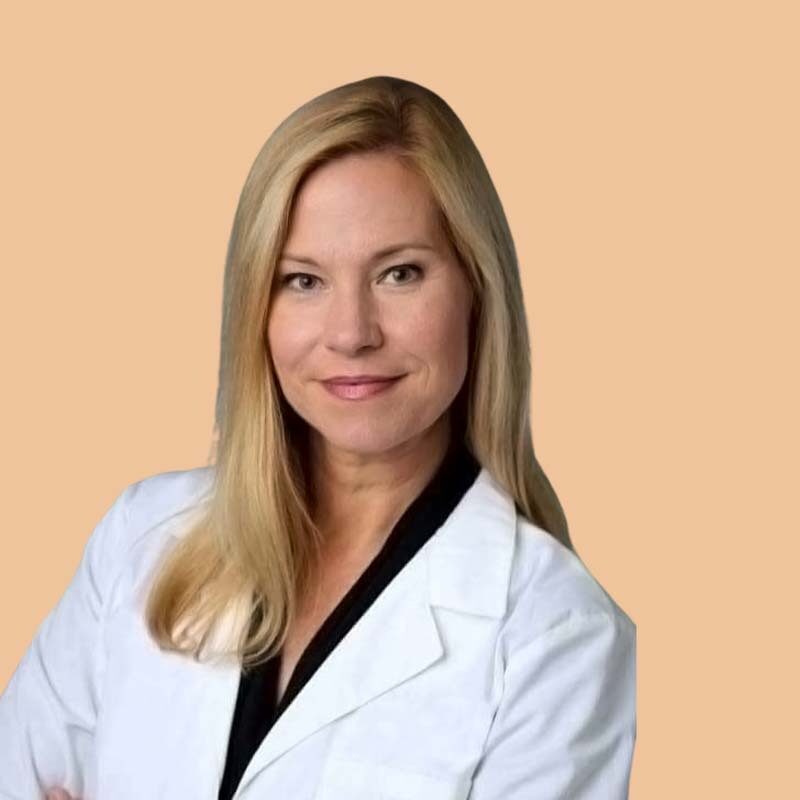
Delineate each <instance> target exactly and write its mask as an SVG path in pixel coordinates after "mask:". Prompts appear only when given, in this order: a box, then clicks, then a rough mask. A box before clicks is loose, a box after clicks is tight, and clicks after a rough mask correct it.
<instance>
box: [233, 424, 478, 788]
mask: <svg viewBox="0 0 800 800" xmlns="http://www.w3.org/2000/svg"><path fill="white" fill-rule="evenodd" d="M480 469H481V467H480V463H479V462H478V461H477V459H476V458H475V456H474V455H473V454H472V452H471V451H470V450H469V448H468V447H467V445H466V443H465V442H464V441H463V440H461V439H455V440H453V441H452V442H451V444H450V447H449V448H448V450H447V452H446V454H445V456H444V458H443V460H442V462H441V464H440V465H439V467H438V469H437V470H436V472H435V474H434V475H433V477H432V478H431V480H430V481H429V482H428V483H427V484H426V486H425V487H424V488H423V490H422V491H421V492H420V494H418V495H417V497H416V498H415V499H414V500H413V501H412V502H411V503H410V505H409V506H408V507H407V508H406V510H405V511H404V512H403V514H402V516H401V517H400V519H399V520H398V521H397V523H396V524H395V526H394V527H393V528H392V530H391V532H390V534H389V536H388V537H387V539H386V541H385V542H384V544H383V546H382V547H381V549H380V550H379V551H378V553H377V555H376V556H375V557H374V558H373V559H372V561H370V563H369V564H368V566H367V567H366V569H365V570H364V572H362V574H361V575H360V576H359V578H358V579H357V580H356V582H355V583H354V584H353V585H352V586H351V587H350V589H349V590H348V591H347V593H346V594H345V595H344V597H342V599H341V600H340V601H339V603H338V604H337V605H336V607H335V608H334V609H333V611H332V612H331V613H330V614H329V615H328V617H327V618H326V619H325V621H324V622H323V623H322V625H321V626H320V628H319V629H318V630H317V632H316V633H315V634H314V636H313V638H312V639H311V641H310V642H309V643H308V645H307V646H306V648H305V650H304V651H303V653H302V655H301V656H300V659H299V660H298V662H297V664H296V666H295V668H294V671H293V672H292V676H291V678H290V680H289V683H288V685H287V687H286V690H285V691H284V694H283V697H282V698H281V701H280V703H279V704H278V705H277V707H276V706H275V698H276V694H277V680H278V667H279V664H280V655H279V654H276V655H275V656H273V657H272V658H270V659H269V660H268V661H266V662H264V663H262V664H259V665H257V666H256V667H254V668H252V669H249V670H244V669H243V670H242V672H241V676H240V681H239V690H238V693H237V698H236V706H235V709H234V715H233V721H232V725H231V731H230V738H229V742H228V754H227V760H226V764H225V772H224V774H223V778H222V783H221V786H220V793H219V798H218V800H229V798H231V797H232V796H233V794H234V792H235V790H236V786H237V785H238V783H239V780H240V779H241V776H242V775H243V774H244V771H245V769H246V767H247V764H248V763H249V761H250V759H251V758H252V756H253V754H254V753H255V751H256V750H257V749H258V746H259V745H260V743H261V741H262V740H263V738H264V737H265V736H266V734H267V733H268V732H269V730H270V729H271V728H272V726H273V725H274V724H275V722H276V721H277V719H278V718H279V717H280V715H281V714H282V713H283V712H284V711H285V710H286V708H287V707H288V706H289V705H290V704H291V702H292V700H293V699H294V698H295V697H296V696H297V694H298V693H299V692H300V690H301V689H302V688H303V686H305V684H306V683H307V682H308V681H309V680H310V679H311V677H312V676H313V675H314V673H315V672H316V670H317V669H319V667H320V665H321V664H322V663H323V662H324V661H325V659H326V658H327V657H328V655H330V653H331V652H332V651H333V649H334V648H335V647H336V646H337V645H338V644H339V642H340V641H341V640H342V639H343V638H344V636H345V635H346V634H347V632H348V631H349V630H350V628H352V627H353V625H355V623H356V622H357V621H358V620H359V618H360V617H361V616H362V615H363V614H364V613H365V612H366V610H367V609H368V608H369V607H370V606H371V605H372V603H373V602H374V601H375V599H376V598H377V597H378V596H379V595H380V593H381V592H382V591H383V590H384V589H385V588H386V586H387V585H388V584H389V583H390V582H391V580H392V579H393V578H394V577H395V576H396V575H397V574H398V573H399V572H400V570H401V569H402V568H403V567H404V566H405V565H406V564H407V563H408V562H409V561H410V560H411V559H412V558H413V557H414V555H415V554H416V553H417V552H418V551H419V550H420V548H421V547H422V546H423V545H424V544H425V542H427V541H428V539H430V538H431V536H433V534H434V533H435V532H436V531H437V530H438V529H439V528H440V527H441V526H442V524H443V523H444V522H445V520H446V519H447V518H448V517H449V516H450V514H451V513H452V512H453V510H454V509H455V507H456V506H457V505H458V503H459V501H460V500H461V498H462V497H463V496H464V494H465V493H466V491H467V489H469V487H470V486H471V485H472V484H473V483H474V481H475V479H476V478H477V476H478V473H479V472H480Z"/></svg>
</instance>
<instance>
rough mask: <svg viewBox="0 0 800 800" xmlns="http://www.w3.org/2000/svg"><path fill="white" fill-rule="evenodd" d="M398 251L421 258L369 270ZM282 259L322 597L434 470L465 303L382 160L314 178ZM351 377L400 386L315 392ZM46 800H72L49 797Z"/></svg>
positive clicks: (460, 346) (282, 344) (367, 159)
mask: <svg viewBox="0 0 800 800" xmlns="http://www.w3.org/2000/svg"><path fill="white" fill-rule="evenodd" d="M407 242H417V243H424V244H426V245H427V246H428V248H429V249H407V250H403V251H400V252H397V253H395V254H394V255H391V256H385V257H383V258H379V259H375V258H373V254H374V253H375V251H377V250H380V249H382V248H385V247H388V246H389V245H394V244H398V243H407ZM283 252H284V254H290V255H293V256H302V257H306V258H310V259H312V260H313V261H314V262H315V264H316V266H312V265H310V264H307V263H298V262H297V261H292V260H290V259H289V258H288V257H286V258H283V259H282V260H281V262H280V264H279V268H278V274H277V276H276V284H275V287H274V290H273V294H272V299H271V305H270V314H269V320H268V326H267V336H268V343H269V348H270V353H271V355H272V360H273V364H274V367H275V371H276V375H277V379H278V382H279V384H280V387H281V390H282V391H283V393H284V395H285V397H286V399H287V401H288V403H289V404H290V405H291V406H292V407H293V408H294V410H295V411H296V412H297V413H298V414H299V415H300V416H301V417H302V418H303V419H304V420H305V421H306V422H307V423H308V424H309V426H310V430H311V444H312V448H311V452H312V462H311V465H312V473H313V475H314V480H315V485H316V486H317V487H319V497H318V505H317V508H316V509H315V515H316V516H317V522H318V524H319V525H320V527H321V529H322V530H323V532H324V535H325V542H326V554H327V556H328V557H327V558H326V559H325V562H324V563H325V564H326V565H327V566H326V569H329V570H330V575H331V576H333V577H329V578H327V579H322V580H321V583H322V584H323V585H337V583H342V582H344V583H349V582H350V581H351V580H352V577H353V575H356V574H358V572H359V570H360V569H361V568H362V567H363V564H364V561H365V559H368V558H369V557H371V556H372V555H374V554H375V553H376V552H377V550H378V549H379V548H380V545H381V544H382V543H383V541H384V540H385V537H386V536H387V535H388V534H389V532H390V531H391V529H392V527H393V525H394V523H395V522H396V521H397V520H398V519H399V517H400V516H401V515H402V513H403V511H404V510H405V508H406V507H407V506H408V504H409V503H410V502H411V501H412V500H413V499H414V497H416V496H417V494H418V493H419V492H420V491H421V490H422V488H423V487H424V486H425V484H427V482H428V481H429V480H430V479H431V477H432V476H433V473H434V472H435V470H436V468H437V467H438V465H439V463H440V462H441V459H442V457H443V456H444V453H445V450H446V448H447V444H448V441H449V435H450V419H449V412H448V409H449V407H450V404H451V403H452V401H453V399H454V398H455V396H456V394H457V393H458V391H459V389H460V388H461V386H462V384H463V382H464V378H465V377H466V372H467V366H468V363H467V362H468V352H467V343H468V340H469V339H468V335H469V330H468V326H469V310H470V305H471V302H472V295H471V290H470V287H469V283H468V281H467V279H466V276H465V274H464V272H463V269H462V267H461V265H460V264H459V262H458V259H457V256H456V254H455V252H454V251H453V250H452V247H451V246H450V244H449V242H448V240H447V238H446V236H445V234H444V232H443V231H442V230H441V228H440V227H439V224H438V219H437V209H436V206H435V203H434V200H433V197H432V195H431V194H430V191H429V189H428V187H427V185H426V184H425V182H424V180H423V179H421V178H420V177H419V176H417V175H416V174H415V173H413V172H411V171H409V170H408V169H407V168H406V167H405V166H404V165H403V164H402V163H401V162H399V161H398V160H397V159H396V158H395V157H393V156H391V155H389V154H386V153H381V154H378V153H370V154H366V155H364V154H358V155H348V156H345V157H343V158H340V159H337V160H336V161H334V162H331V163H329V164H326V165H324V166H322V167H320V168H318V169H317V170H316V171H315V172H314V173H312V174H311V175H310V176H309V178H308V179H307V181H306V182H305V184H304V185H303V187H302V189H301V190H300V192H299V193H298V196H297V198H296V204H295V209H294V212H293V215H292V221H291V225H290V230H289V234H288V238H287V241H286V244H285V247H284V251H283ZM412 264H413V265H417V266H419V267H420V268H421V269H422V272H421V273H418V272H417V271H416V270H414V269H413V268H408V267H407V265H412ZM400 267H402V269H400ZM394 268H398V269H394ZM292 273H294V274H295V277H293V278H291V279H290V280H289V282H288V283H282V280H283V278H285V277H286V276H289V275H290V274H292ZM296 273H303V275H302V276H300V275H297V274H296ZM358 373H377V374H390V375H395V374H399V373H403V374H404V377H403V379H402V380H400V381H399V382H398V383H397V384H396V385H395V386H394V387H393V388H392V389H390V390H389V391H387V392H385V393H383V394H380V395H377V396H375V397H373V398H370V399H367V400H360V401H356V402H353V401H346V400H341V399H338V398H336V397H333V396H332V395H330V394H329V393H328V391H327V390H326V389H325V388H324V386H323V385H322V384H321V383H320V379H322V378H327V377H332V376H334V375H340V374H348V375H352V374H358ZM343 576H346V577H347V580H345V579H344V578H343ZM340 593H341V592H339V594H340ZM46 800H76V799H75V798H72V797H71V796H70V795H69V794H68V793H67V792H65V791H64V790H63V789H54V790H51V791H50V792H48V793H47V795H46Z"/></svg>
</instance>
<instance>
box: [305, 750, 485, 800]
mask: <svg viewBox="0 0 800 800" xmlns="http://www.w3.org/2000/svg"><path fill="white" fill-rule="evenodd" d="M469 788H470V780H469V778H458V777H454V776H448V777H439V776H434V775H428V774H425V773H421V772H413V771H411V770H407V769H402V768H400V767H396V766H389V765H388V764H379V763H376V762H367V761H356V760H352V759H344V758H338V757H330V758H328V760H327V762H326V764H325V767H324V768H323V774H322V779H321V781H320V787H319V790H318V791H317V794H316V795H315V800H423V798H424V800H465V798H466V797H467V795H468V794H469Z"/></svg>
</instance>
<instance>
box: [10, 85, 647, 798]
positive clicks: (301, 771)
mask: <svg viewBox="0 0 800 800" xmlns="http://www.w3.org/2000/svg"><path fill="white" fill-rule="evenodd" d="M529 373H530V362H529V343H528V338H527V330H526V323H525V313H524V307H523V301H522V292H521V287H520V282H519V274H518V268H517V263H516V258H515V253H514V247H513V243H512V239H511V235H510V232H509V230H508V225H507V223H506V220H505V217H504V215H503V211H502V208H501V205H500V201H499V199H498V197H497V195H496V193H495V190H494V187H493V185H492V182H491V180H490V177H489V175H488V173H487V171H486V168H485V166H484V164H483V162H482V160H481V158H480V155H479V154H478V151H477V150H476V148H475V146H474V144H473V142H472V141H471V139H470V137H469V135H468V134H467V132H466V130H465V129H464V127H463V125H462V124H461V123H460V121H459V120H458V118H457V117H456V115H455V114H454V113H453V111H452V110H451V109H450V108H449V106H448V105H447V104H446V103H445V102H444V101H443V100H442V99H441V98H439V97H438V96H437V95H436V94H434V93H433V92H431V91H429V90H427V89H425V88H423V87H421V86H419V85H417V84H414V83H411V82H408V81H404V80H399V79H396V78H389V77H385V76H380V77H374V78H370V79H366V80H362V81H358V82H355V83H351V84H348V85H345V86H341V87H339V88H337V89H334V90H332V91H329V92H327V93H325V94H323V95H321V96H320V97H317V98H315V99H314V100H313V101H311V102H309V103H307V104H306V105H304V106H302V107H301V108H300V109H298V110H297V111H295V112H294V113H293V114H292V115H291V116H290V117H289V118H288V119H287V120H285V121H284V122H283V123H282V124H281V125H280V126H279V127H278V128H277V130H276V131H275V132H274V133H273V135H272V136H271V137H270V138H269V140H268V141H267V142H266V144H265V145H264V147H263V148H262V150H261V152H260V153H259V155H258V157H257V159H256V161H255V163H254V165H253V167H252V169H251V171H250V174H249V175H248V178H247V181H246V183H245V186H244V189H243V191H242V195H241V198H240V201H239V206H238V208H237V212H236V217H235V220H234V225H233V232H232V236H231V240H230V247H229V251H228V257H227V264H226V273H225V285H224V310H223V321H222V342H221V362H220V375H219V392H218V396H217V406H216V430H217V431H218V434H219V439H218V443H217V452H216V459H215V463H214V464H213V465H208V466H204V467H198V468H195V469H188V470H182V471H174V472H165V473H160V474H157V475H153V476H150V477H147V478H145V479H143V480H140V481H138V482H136V483H133V484H131V485H129V486H127V487H126V488H125V489H124V491H123V492H121V494H120V495H119V497H118V498H117V499H116V501H115V502H114V503H113V504H112V506H111V507H110V509H109V510H108V512H107V513H106V515H105V516H104V517H103V519H102V520H101V521H100V523H99V524H98V526H97V528H96V529H95V531H94V532H93V534H92V536H91V537H90V540H89V542H88V544H87V547H86V550H85V552H84V555H83V558H82V561H81V564H80V567H79V569H78V572H77V574H76V576H75V577H74V579H73V581H72V582H71V583H70V585H69V587H68V588H67V590H66V592H65V594H64V596H63V597H62V599H61V600H60V602H59V604H58V605H57V606H56V608H55V609H54V610H53V611H52V612H51V613H50V614H49V615H48V617H47V618H46V619H45V620H44V622H43V623H42V625H41V627H40V628H39V630H38V631H37V632H36V636H35V638H34V640H33V642H32V644H31V646H30V648H29V650H28V651H27V652H26V654H25V656H24V658H23V660H22V662H21V663H20V665H19V666H18V668H17V670H16V671H15V673H14V675H13V677H12V679H11V681H10V683H9V686H8V687H7V689H6V691H5V693H4V694H3V695H2V698H0V795H1V796H3V797H11V798H34V797H37V798H38V797H42V796H44V795H45V793H46V792H48V791H50V792H57V793H58V794H53V793H51V794H49V795H48V796H50V797H55V796H61V797H69V796H71V797H81V798H84V799H85V800H97V799H99V800H106V799H108V800H125V798H136V800H142V798H162V797H163V798H192V800H196V799H197V798H209V799H210V798H218V799H219V800H222V798H226V799H227V798H232V797H236V798H243V799H244V798H260V797H270V798H292V799H293V800H302V799H303V798H312V797H313V798H321V799H322V800H333V799H334V798H348V800H353V799H354V798H355V800H358V798H376V797H381V798H395V800H399V799H401V798H405V799H406V800H407V799H408V798H412V797H413V798H424V799H425V800H464V798H470V800H490V799H491V800H500V798H502V799H503V800H514V799H515V798H531V797H537V798H556V797H558V798H563V797H569V798H580V799H582V800H588V799H589V798H597V800H600V798H602V800H614V799H615V798H623V797H626V796H627V787H628V781H629V772H630V766H631V759H632V756H633V749H634V741H635V735H636V718H635V647H636V645H635V642H636V629H635V625H634V623H633V622H632V621H631V619H630V618H629V617H628V616H627V615H626V614H625V613H624V611H622V609H621V608H620V607H619V606H618V605H617V604H616V603H615V602H614V600H613V599H612V598H611V597H610V595H609V594H608V593H606V592H605V591H604V589H603V588H602V587H601V586H600V585H599V584H598V583H597V581H596V580H595V579H594V578H593V577H592V576H591V574H590V573H589V571H588V569H587V568H586V567H585V566H584V565H583V563H582V562H581V560H580V559H579V557H578V556H577V555H576V554H575V552H574V550H573V548H572V545H571V542H570V539H569V535H568V531H567V526H566V522H565V519H564V516H563V513H562V510H561V507H560V505H559V502H558V499H557V497H556V496H555V493H554V492H553V490H552V487H551V486H550V483H549V482H548V480H547V478H546V477H545V475H544V473H543V472H542V470H541V468H540V466H539V464H538V463H537V461H536V458H535V456H534V452H533V445H532V441H531V427H530V420H529V403H530V394H529V381H530V378H529Z"/></svg>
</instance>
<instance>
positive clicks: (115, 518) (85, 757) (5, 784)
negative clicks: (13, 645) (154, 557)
mask: <svg viewBox="0 0 800 800" xmlns="http://www.w3.org/2000/svg"><path fill="white" fill-rule="evenodd" d="M131 488H132V487H130V486H129V487H127V488H126V489H125V490H123V491H122V492H121V493H120V494H119V495H118V496H117V498H116V499H115V500H114V502H113V504H112V505H111V507H110V508H109V509H108V510H107V511H106V513H105V514H104V516H103V517H102V519H101V520H100V522H99V523H98V524H97V526H96V527H95V529H94V531H93V532H92V534H91V536H90V537H89V540H88V542H87V544H86V545H85V547H84V550H83V554H82V556H81V559H80V562H79V565H78V568H77V570H76V572H75V573H74V575H73V577H72V579H71V581H70V583H69V585H68V586H67V589H66V590H65V592H64V594H63V595H62V596H61V598H60V600H59V601H58V603H57V605H56V606H55V607H54V608H53V609H52V610H51V611H50V612H49V613H48V615H47V616H46V617H45V618H44V620H43V622H42V623H41V624H40V625H39V627H38V629H37V630H36V632H35V634H34V637H33V640H32V642H31V643H30V645H29V646H28V649H27V651H26V652H25V653H24V655H23V657H22V660H21V661H20V663H19V664H18V666H17V668H16V670H15V671H14V673H13V674H12V676H11V679H10V681H9V683H8V685H7V686H6V688H5V691H4V692H3V694H2V695H0V798H2V799H3V800H12V799H13V800H37V799H38V798H43V797H44V792H45V791H46V790H47V789H50V788H53V787H55V786H61V787H63V788H65V789H67V791H69V792H70V793H71V794H72V795H73V796H78V797H82V796H84V791H85V788H86V777H87V771H88V770H89V769H90V768H91V766H90V765H91V763H92V755H93V742H94V728H95V720H96V717H97V710H98V704H99V682H100V681H99V679H100V672H101V666H102V663H101V658H100V652H101V647H100V629H101V626H102V618H103V613H104V610H105V602H106V599H107V595H108V591H109V587H110V585H111V582H112V579H113V575H114V571H115V569H116V566H117V565H118V562H119V561H120V553H119V552H118V549H119V547H120V546H121V545H122V543H123V542H124V537H123V534H124V532H125V529H126V527H127V519H128V514H127V502H128V495H129V491H130V489H131Z"/></svg>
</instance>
